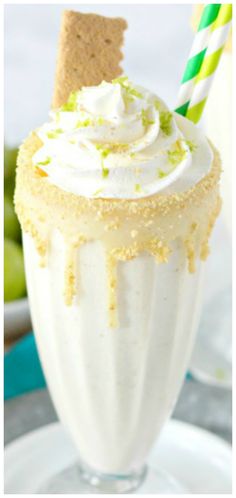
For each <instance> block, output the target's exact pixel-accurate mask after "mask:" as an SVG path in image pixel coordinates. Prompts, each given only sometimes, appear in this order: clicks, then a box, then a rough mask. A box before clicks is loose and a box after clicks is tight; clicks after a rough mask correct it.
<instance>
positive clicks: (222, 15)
mask: <svg viewBox="0 0 236 498" xmlns="http://www.w3.org/2000/svg"><path fill="white" fill-rule="evenodd" d="M231 20H232V4H223V5H222V6H221V8H220V10H219V14H218V16H217V19H216V21H215V23H214V26H213V31H212V34H211V37H210V40H209V44H208V47H207V51H206V54H205V57H204V59H203V62H202V65H201V68H200V71H199V73H198V75H197V77H196V79H195V85H194V89H193V93H192V97H191V99H190V103H189V105H188V109H187V112H186V117H187V118H188V119H190V120H191V121H193V122H194V123H198V121H199V120H200V118H201V115H202V112H203V109H204V107H205V104H206V101H207V97H208V94H209V91H210V88H211V85H212V82H213V79H214V76H215V72H216V69H217V67H218V64H219V61H220V57H221V55H222V52H223V49H224V45H225V42H226V40H227V37H228V34H229V29H230V27H231ZM218 105H222V104H221V103H220V102H219V104H218Z"/></svg>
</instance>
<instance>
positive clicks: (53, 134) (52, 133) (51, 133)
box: [46, 128, 63, 138]
mask: <svg viewBox="0 0 236 498" xmlns="http://www.w3.org/2000/svg"><path fill="white" fill-rule="evenodd" d="M61 133H63V130H62V129H61V128H57V129H56V130H52V131H48V132H47V133H46V135H47V137H48V138H57V137H58V135H60V134H61Z"/></svg>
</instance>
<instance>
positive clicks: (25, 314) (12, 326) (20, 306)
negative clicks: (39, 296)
mask: <svg viewBox="0 0 236 498" xmlns="http://www.w3.org/2000/svg"><path fill="white" fill-rule="evenodd" d="M30 329H31V319H30V309H29V302H28V298H27V297H24V298H23V299H16V300H15V301H11V302H9V303H4V335H5V337H7V338H10V337H18V336H19V335H21V334H24V333H25V332H29V331H30Z"/></svg>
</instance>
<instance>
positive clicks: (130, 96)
mask: <svg viewBox="0 0 236 498" xmlns="http://www.w3.org/2000/svg"><path fill="white" fill-rule="evenodd" d="M112 83H113V84H116V83H118V84H119V85H120V86H121V87H122V88H124V90H126V97H125V99H126V100H127V103H129V102H133V100H134V97H136V98H138V99H143V95H142V93H140V92H139V91H138V90H137V89H136V88H134V87H133V86H132V85H131V84H130V82H129V78H128V76H120V77H119V78H115V79H114V80H112Z"/></svg>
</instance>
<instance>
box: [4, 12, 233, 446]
mask: <svg viewBox="0 0 236 498" xmlns="http://www.w3.org/2000/svg"><path fill="white" fill-rule="evenodd" d="M65 8H67V9H72V10H80V11H81V12H95V13H99V14H102V15H106V16H122V17H125V18H126V19H127V21H128V24H129V29H128V30H127V32H126V35H125V47H124V50H123V52H124V61H123V64H122V66H123V69H124V73H126V74H128V75H129V77H130V79H131V80H134V81H135V82H137V83H140V84H141V85H143V86H147V87H148V88H150V89H151V90H153V91H155V92H156V93H157V95H159V96H161V97H162V98H163V99H164V100H165V101H166V103H167V104H168V105H169V107H170V108H171V109H173V108H174V106H175V104H176V97H177V92H178V89H179V85H180V80H181V76H182V72H183V69H184V65H185V63H186V60H187V57H188V54H189V51H190V48H191V44H192V40H193V36H194V34H193V31H192V28H191V25H190V20H191V15H192V5H190V4H189V5H182V4H179V5H145V6H144V5H135V6H132V5H130V6H129V5H92V4H90V5H87V6H85V5H78V4H66V5H8V6H6V7H5V156H4V186H5V196H4V208H5V213H4V224H5V225H4V241H5V260H4V277H5V285H4V300H5V306H4V315H5V349H6V353H5V399H6V400H7V401H6V408H5V416H6V423H5V440H6V443H8V442H9V441H11V440H12V439H14V438H15V437H17V436H19V435H21V434H23V433H25V432H28V431H29V430H31V429H32V428H35V427H37V426H40V425H43V424H46V423H48V422H50V421H51V420H54V419H55V418H56V415H55V413H54V410H53V408H52V405H51V402H50V399H49V396H48V393H47V390H43V391H39V389H41V388H45V381H44V377H43V374H42V371H41V367H40V363H39V360H38V356H37V350H36V347H35V343H34V338H33V335H32V334H31V330H32V329H31V323H30V313H29V307H28V301H27V293H26V286H25V279H24V266H23V255H22V248H21V236H20V229H19V224H18V221H17V219H16V216H15V214H14V209H13V201H12V199H13V190H14V179H15V163H16V154H17V148H18V146H19V144H20V143H21V142H22V140H24V138H25V137H26V136H27V135H28V133H29V132H30V130H32V129H34V128H36V127H37V126H38V125H40V124H42V123H43V122H44V121H46V120H47V118H48V111H49V108H50V103H51V97H52V91H53V82H54V73H55V60H56V51H57V40H58V34H59V27H60V19H61V13H62V11H63V10H64V9H65ZM202 126H203V127H204V126H205V123H204V121H203V123H202ZM216 145H217V144H216ZM224 168H227V165H226V164H225V165H224ZM229 195H230V193H229ZM211 250H212V254H211V256H210V258H209V260H208V262H207V269H206V286H205V295H204V303H203V313H202V318H201V323H200V327H199V333H198V340H197V345H196V348H195V351H194V355H193V359H192V363H191V365H190V371H189V375H188V378H187V379H186V382H185V385H184V387H183V390H182V393H181V396H180V399H179V402H178V404H177V407H176V410H175V413H174V416H175V417H177V418H179V419H181V420H186V421H188V422H191V423H194V424H196V425H199V426H202V427H205V428H207V429H209V430H211V431H213V432H215V433H217V434H219V435H221V436H222V437H224V438H225V439H227V440H228V441H231V233H230V228H229V226H227V224H226V223H225V219H224V217H223V215H221V216H220V217H219V219H218V221H217V224H216V227H215V229H214V233H213V236H212V239H211ZM22 335H23V339H22ZM26 392H31V394H29V395H28V396H26V395H25V393H26ZM203 405H204V410H202V406H203Z"/></svg>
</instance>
